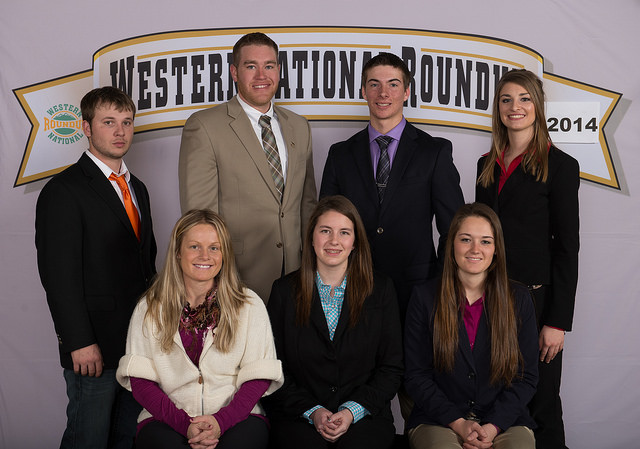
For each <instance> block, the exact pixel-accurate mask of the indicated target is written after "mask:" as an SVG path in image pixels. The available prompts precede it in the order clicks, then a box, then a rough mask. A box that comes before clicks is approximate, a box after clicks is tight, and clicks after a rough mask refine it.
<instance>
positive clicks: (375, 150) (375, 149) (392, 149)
mask: <svg viewBox="0 0 640 449" xmlns="http://www.w3.org/2000/svg"><path fill="white" fill-rule="evenodd" d="M406 124H407V121H406V120H405V118H404V117H402V120H401V121H400V123H398V124H397V125H396V126H395V128H393V129H392V130H391V131H389V132H388V133H387V134H382V133H379V132H378V131H377V130H376V129H375V128H374V127H373V126H371V123H369V126H368V127H367V130H368V131H369V151H370V152H371V163H372V164H373V178H374V179H375V177H376V172H377V171H378V159H380V146H378V142H376V138H377V137H379V136H389V137H393V140H392V141H391V143H390V144H389V146H388V147H387V152H388V153H389V165H390V166H391V167H393V159H394V158H395V157H396V151H398V142H399V141H400V137H402V132H403V131H404V127H405V125H406Z"/></svg>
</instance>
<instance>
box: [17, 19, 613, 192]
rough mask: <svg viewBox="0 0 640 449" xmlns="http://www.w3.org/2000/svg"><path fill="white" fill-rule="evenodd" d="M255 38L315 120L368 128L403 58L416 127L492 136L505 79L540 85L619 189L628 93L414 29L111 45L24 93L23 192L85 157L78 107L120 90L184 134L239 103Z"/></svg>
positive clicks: (501, 46) (572, 142) (520, 49)
mask: <svg viewBox="0 0 640 449" xmlns="http://www.w3.org/2000/svg"><path fill="white" fill-rule="evenodd" d="M251 31H262V32H264V33H266V34H268V35H270V36H271V37H272V38H273V39H274V40H275V41H276V42H277V43H278V44H279V47H280V54H279V62H280V66H281V68H280V77H281V79H280V85H279V89H278V92H277V94H276V98H275V101H276V103H277V104H279V105H282V106H286V107H288V108H290V109H291V110H293V111H295V112H297V113H298V114H301V115H303V116H305V117H306V118H307V119H308V120H311V121H314V120H325V121H343V120H359V121H366V120H368V115H369V114H368V108H367V104H366V102H365V101H364V100H363V99H362V95H361V93H360V86H361V82H360V75H361V71H362V66H363V65H364V64H365V63H366V62H367V61H368V60H369V59H370V58H371V57H373V56H375V55H376V54H378V53H379V52H382V51H386V52H391V53H395V54H397V55H398V56H400V57H401V58H402V59H403V60H404V61H406V63H407V65H408V67H409V70H410V72H411V75H412V79H411V95H410V97H409V99H408V100H407V103H406V107H405V110H404V114H405V117H406V118H407V120H409V121H410V122H413V123H423V124H429V125H440V126H449V127H456V128H466V129H473V130H478V131H485V132H487V131H489V132H490V131H491V106H492V99H493V94H494V91H495V86H496V84H497V82H498V80H499V79H500V77H501V76H502V75H503V74H504V73H505V72H507V71H508V70H512V69H516V68H525V69H528V70H531V71H532V72H534V73H536V74H537V75H538V76H540V77H541V78H543V80H544V85H545V92H546V94H547V105H546V107H547V124H548V126H549V131H550V134H551V138H552V139H553V141H554V143H556V144H560V146H561V148H562V149H563V150H564V151H566V152H567V153H569V154H571V155H572V156H573V157H575V158H576V159H578V161H579V162H580V167H581V177H582V178H583V179H588V180H590V181H593V182H596V183H599V184H603V185H606V186H609V187H613V188H616V189H619V183H618V179H617V176H616V172H615V168H614V166H613V162H612V158H611V155H610V151H609V147H608V144H607V140H606V137H605V132H604V127H605V125H606V123H607V121H608V119H609V117H610V116H611V113H612V112H613V109H614V108H615V106H616V105H617V103H618V101H619V99H620V98H621V96H622V95H621V94H619V93H616V92H612V91H610V90H607V89H603V88H599V87H595V86H591V85H588V84H584V83H580V82H578V81H573V80H569V79H567V78H563V77H561V76H558V75H553V74H550V73H545V72H544V70H543V62H544V61H543V57H542V56H541V55H540V54H538V53H537V52H536V51H534V50H532V49H530V48H528V47H526V46H524V45H521V44H517V43H513V42H508V41H504V40H501V39H498V38H491V37H485V36H476V35H469V34H458V33H445V32H435V31H422V30H410V29H388V28H351V27H277V28H255V29H254V28H252V29H244V28H243V29H207V30H193V31H174V32H166V33H159V34H153V35H147V36H140V37H133V38H131V39H125V40H123V41H120V42H115V43H112V44H109V45H106V46H105V47H103V48H102V49H100V50H98V51H97V52H96V53H95V54H94V56H93V69H92V70H88V71H86V72H82V73H78V74H73V75H69V76H63V77H61V78H57V79H55V80H51V81H47V82H43V83H39V84H35V85H31V86H27V87H22V88H17V89H14V93H15V95H16V97H17V98H18V100H19V101H20V104H21V105H22V107H23V109H24V111H25V113H26V114H27V116H28V118H29V120H30V122H31V124H32V130H31V133H30V135H29V139H28V141H27V144H26V149H25V154H24V157H23V160H22V164H21V166H20V169H19V173H18V175H17V178H16V181H15V186H18V185H22V184H25V183H28V182H32V181H35V180H38V179H42V178H44V177H47V176H51V175H53V174H55V173H57V172H59V171H61V170H62V169H63V168H65V167H66V166H68V165H70V164H72V163H73V162H75V161H76V160H77V158H78V157H79V155H80V153H81V152H82V151H84V150H85V149H86V148H87V142H86V140H85V139H84V135H83V133H82V126H81V125H82V115H81V113H80V109H79V106H80V99H81V98H82V96H83V95H84V94H85V93H86V92H88V91H89V90H91V89H92V88H94V87H98V86H104V85H113V86H117V87H119V88H121V89H123V90H124V91H126V92H127V93H128V94H129V95H131V97H132V98H133V100H134V102H135V103H136V106H137V108H138V112H137V114H136V119H135V130H136V132H143V131H151V130H156V129H163V128H172V127H180V126H183V125H184V122H185V120H186V119H187V118H188V117H189V116H190V115H191V114H192V113H193V112H195V111H197V110H200V109H204V108H208V107H212V106H214V105H216V104H220V103H222V102H225V101H227V100H229V99H231V98H232V97H233V95H235V93H236V88H235V85H234V83H233V80H232V79H231V74H230V71H229V66H230V64H231V63H232V48H233V45H234V44H235V42H236V41H237V40H238V39H239V38H240V37H241V36H242V35H244V34H246V33H248V32H251Z"/></svg>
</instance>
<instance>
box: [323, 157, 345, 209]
mask: <svg viewBox="0 0 640 449" xmlns="http://www.w3.org/2000/svg"><path fill="white" fill-rule="evenodd" d="M336 151H337V150H336V146H335V145H331V148H329V154H328V155H327V160H326V162H325V163H324V170H323V172H322V182H321V184H320V198H324V197H325V196H331V195H340V194H342V190H341V189H340V184H339V183H338V175H337V173H336V162H335V152H336Z"/></svg>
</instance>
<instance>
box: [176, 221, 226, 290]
mask: <svg viewBox="0 0 640 449" xmlns="http://www.w3.org/2000/svg"><path fill="white" fill-rule="evenodd" d="M220 246H221V245H220V239H219V238H218V233H217V232H216V230H215V229H214V227H213V226H211V225H209V224H205V223H201V224H197V225H195V226H194V227H192V228H191V229H189V230H188V231H187V232H186V233H185V235H184V238H183V239H182V243H181V245H180V249H179V251H178V256H177V257H178V261H179V263H180V268H181V269H182V279H183V280H184V284H185V287H187V290H189V289H190V287H196V286H201V285H203V284H207V285H205V288H213V283H214V278H215V277H216V276H217V275H218V273H219V272H220V269H221V268H222V251H221V247H220Z"/></svg>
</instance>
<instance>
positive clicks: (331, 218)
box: [313, 210, 355, 275]
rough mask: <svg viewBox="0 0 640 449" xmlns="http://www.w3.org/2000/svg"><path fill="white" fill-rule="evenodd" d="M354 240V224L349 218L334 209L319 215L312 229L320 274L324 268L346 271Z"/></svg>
mask: <svg viewBox="0 0 640 449" xmlns="http://www.w3.org/2000/svg"><path fill="white" fill-rule="evenodd" d="M354 242H355V231H354V226H353V222H352V221H351V220H349V218H347V217H346V216H345V215H342V214H341V213H339V212H336V211H334V210H330V211H328V212H325V213H324V214H322V215H320V217H318V222H317V224H316V227H315V228H314V230H313V249H314V251H315V253H316V262H317V266H318V271H319V272H320V273H321V275H322V273H323V272H324V271H325V270H338V271H340V270H341V271H342V272H343V273H346V271H347V266H348V265H349V255H350V254H351V251H353V247H354Z"/></svg>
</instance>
